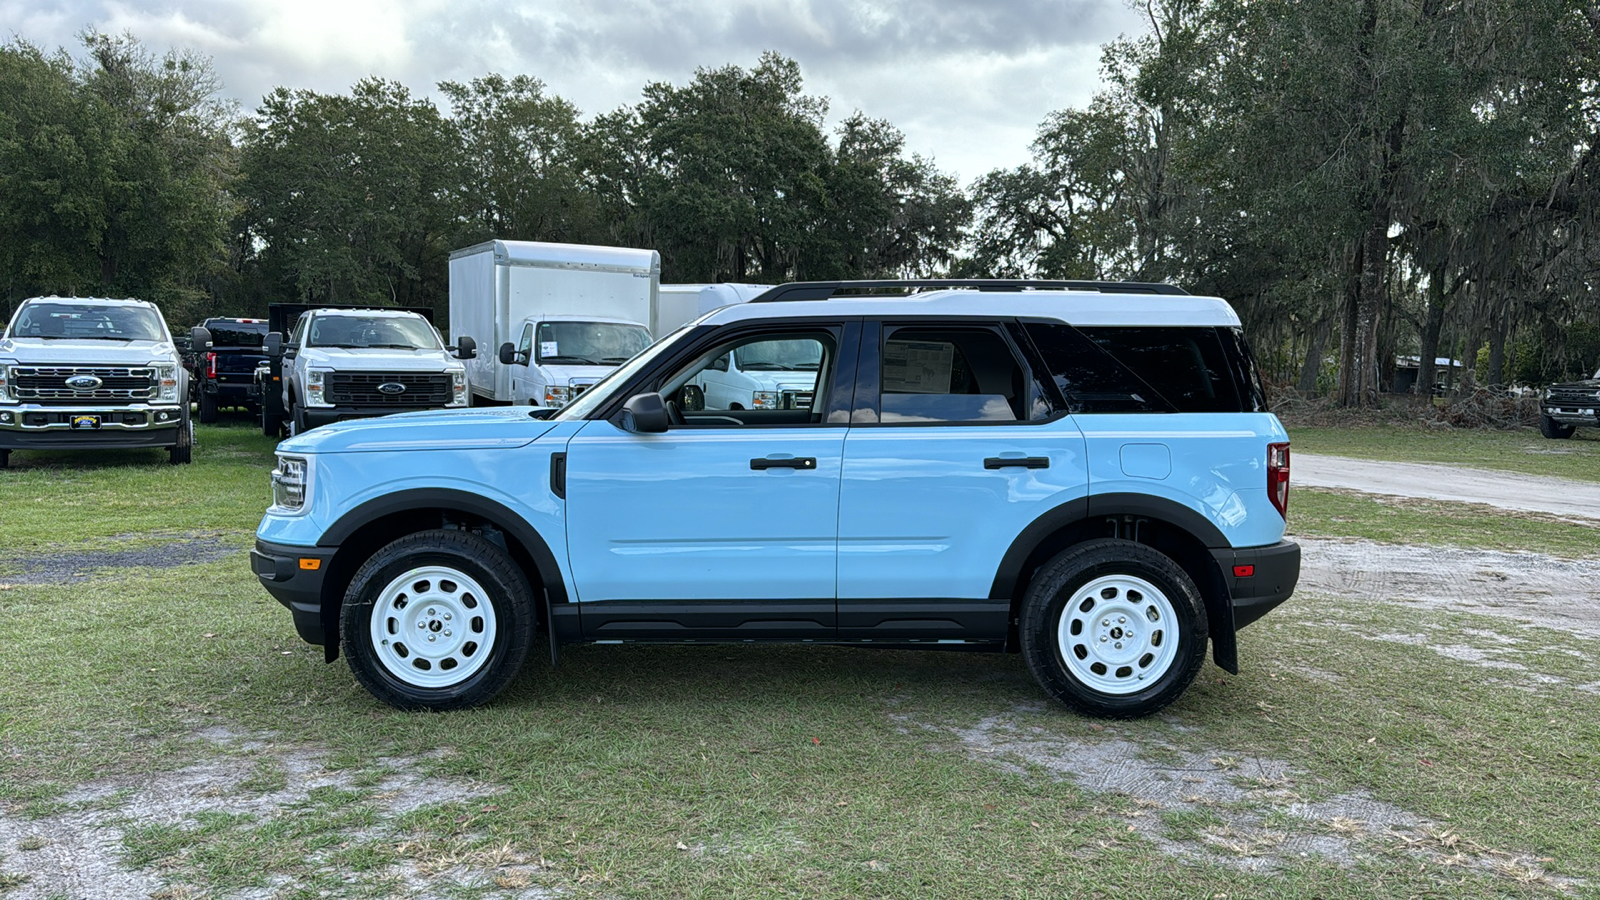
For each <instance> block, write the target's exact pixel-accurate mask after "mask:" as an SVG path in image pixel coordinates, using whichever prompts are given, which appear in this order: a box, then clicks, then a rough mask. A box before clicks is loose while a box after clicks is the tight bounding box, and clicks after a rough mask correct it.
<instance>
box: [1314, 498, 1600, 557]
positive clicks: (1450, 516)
mask: <svg viewBox="0 0 1600 900" xmlns="http://www.w3.org/2000/svg"><path fill="white" fill-rule="evenodd" d="M1299 535H1307V536H1313V537H1358V538H1366V539H1368V540H1373V541H1382V542H1384V543H1389V544H1408V545H1417V544H1422V545H1428V546H1444V547H1488V548H1493V549H1496V550H1508V551H1510V550H1526V551H1532V552H1536V553H1547V554H1550V555H1552V556H1565V557H1570V558H1574V559H1578V558H1584V557H1591V556H1593V555H1594V554H1595V549H1596V547H1597V545H1600V533H1597V530H1596V528H1595V526H1593V525H1585V524H1580V523H1577V522H1573V521H1569V520H1565V519H1560V518H1557V517H1556V516H1547V515H1541V514H1538V513H1518V512H1507V511H1505V510H1499V509H1495V508H1494V507H1492V506H1483V505H1480V504H1476V503H1449V502H1444V501H1437V500H1420V499H1412V498H1407V497H1389V496H1381V495H1375V494H1360V493H1357V492H1355V491H1334V490H1326V489H1322V488H1305V487H1298V488H1295V489H1294V491H1293V492H1292V494H1291V496H1290V500H1289V536H1290V537H1291V538H1292V537H1295V536H1299Z"/></svg>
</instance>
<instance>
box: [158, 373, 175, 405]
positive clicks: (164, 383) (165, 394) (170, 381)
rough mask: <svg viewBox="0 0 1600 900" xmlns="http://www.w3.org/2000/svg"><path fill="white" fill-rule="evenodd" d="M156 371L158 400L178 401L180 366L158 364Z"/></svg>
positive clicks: (164, 401)
mask: <svg viewBox="0 0 1600 900" xmlns="http://www.w3.org/2000/svg"><path fill="white" fill-rule="evenodd" d="M155 372H156V400H157V401H159V402H161V403H177V402H178V367H177V366H171V365H158V366H156V367H155Z"/></svg>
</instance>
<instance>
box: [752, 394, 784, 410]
mask: <svg viewBox="0 0 1600 900" xmlns="http://www.w3.org/2000/svg"><path fill="white" fill-rule="evenodd" d="M750 399H751V401H752V402H751V404H750V408H751V409H777V408H778V392H777V391H755V392H753V393H752V394H751V395H750Z"/></svg>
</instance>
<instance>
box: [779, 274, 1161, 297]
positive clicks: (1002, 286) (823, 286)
mask: <svg viewBox="0 0 1600 900" xmlns="http://www.w3.org/2000/svg"><path fill="white" fill-rule="evenodd" d="M878 288H899V289H903V290H905V291H907V292H908V293H916V292H917V291H921V290H928V289H933V288H971V289H975V290H979V291H1021V290H1058V291H1060V290H1065V291H1099V292H1101V293H1106V294H1174V295H1181V296H1185V297H1187V296H1188V295H1189V292H1188V291H1186V290H1184V289H1183V288H1181V287H1178V286H1177V285H1175V284H1162V283H1160V282H1147V281H1032V280H1028V279H1025V278H914V279H884V280H878V281H795V282H791V283H789V284H780V285H778V286H777V287H775V288H773V289H772V290H770V291H767V292H766V293H764V294H761V295H760V296H758V297H756V298H754V299H753V300H751V301H750V302H751V303H770V302H773V301H777V300H828V299H831V298H832V297H833V296H834V295H835V294H838V293H840V292H841V291H849V290H873V289H878Z"/></svg>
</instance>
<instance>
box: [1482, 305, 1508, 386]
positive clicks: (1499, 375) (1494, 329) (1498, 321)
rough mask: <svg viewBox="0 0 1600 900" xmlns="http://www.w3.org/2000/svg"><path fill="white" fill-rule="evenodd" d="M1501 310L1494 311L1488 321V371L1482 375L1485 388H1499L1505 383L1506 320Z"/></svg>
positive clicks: (1506, 317)
mask: <svg viewBox="0 0 1600 900" xmlns="http://www.w3.org/2000/svg"><path fill="white" fill-rule="evenodd" d="M1508 318H1509V317H1508V316H1507V315H1506V313H1505V311H1504V310H1503V309H1496V310H1495V312H1494V314H1493V315H1492V316H1491V317H1490V319H1489V371H1488V372H1487V373H1486V374H1485V375H1484V378H1483V383H1484V386H1486V387H1500V386H1501V385H1503V384H1505V383H1506V332H1507V331H1508V330H1509V328H1507V321H1506V320H1507V319H1508Z"/></svg>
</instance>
